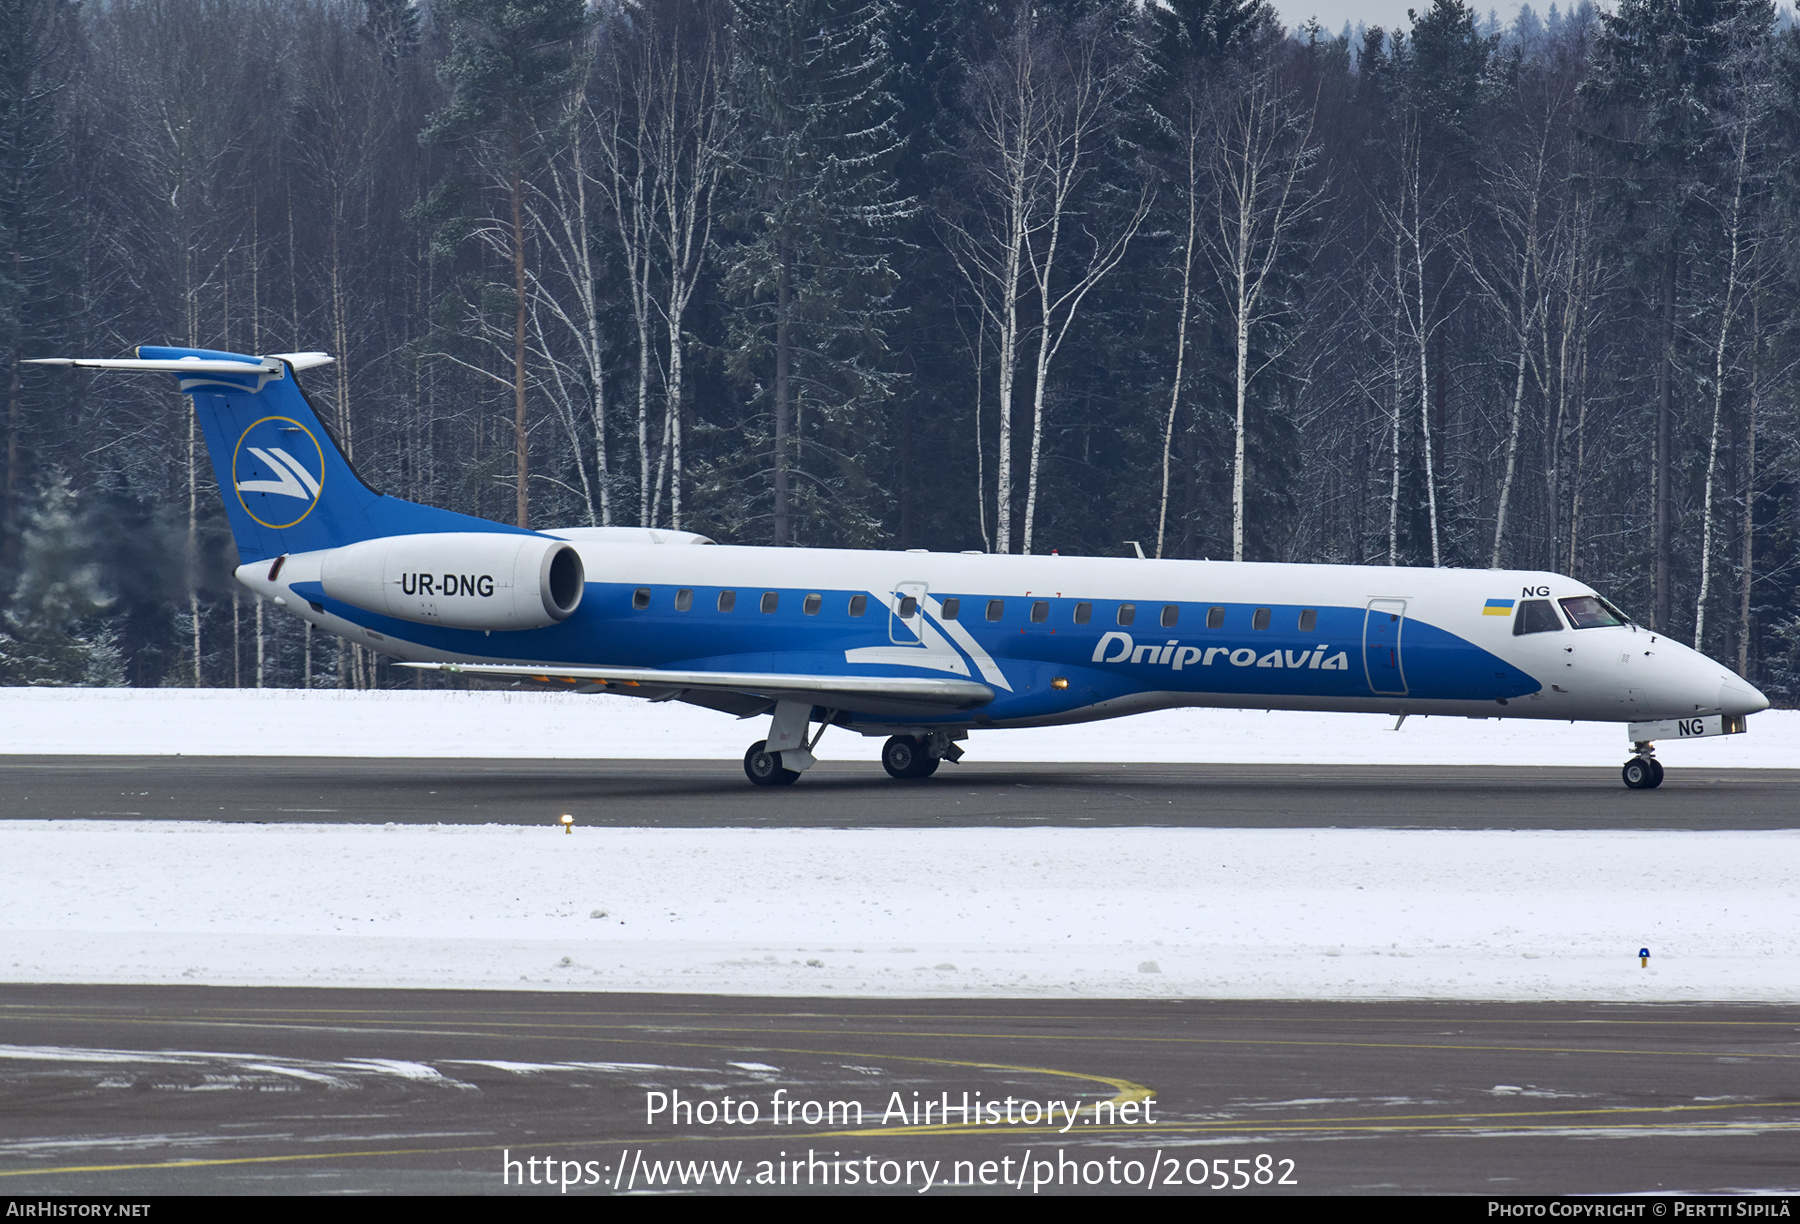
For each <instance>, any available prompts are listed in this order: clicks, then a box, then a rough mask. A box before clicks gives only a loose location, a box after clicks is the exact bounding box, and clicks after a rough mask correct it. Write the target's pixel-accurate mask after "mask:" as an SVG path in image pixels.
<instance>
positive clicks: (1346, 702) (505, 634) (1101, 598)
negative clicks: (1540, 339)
mask: <svg viewBox="0 0 1800 1224" xmlns="http://www.w3.org/2000/svg"><path fill="white" fill-rule="evenodd" d="M324 360H326V359H325V358H323V357H322V356H321V355H317V354H288V355H283V356H279V357H274V358H255V357H247V356H242V355H238V354H230V353H213V352H205V351H200V350H185V349H149V348H146V349H140V350H139V356H138V358H137V359H135V360H131V361H111V362H72V361H66V360H65V361H63V362H61V364H75V365H93V366H101V367H104V368H114V369H141V370H156V371H160V372H165V373H171V374H175V375H176V376H177V378H178V379H179V381H180V385H181V387H182V389H183V390H184V391H186V392H188V393H189V394H190V395H192V396H193V398H194V404H195V409H196V412H197V414H198V416H199V420H200V424H201V427H202V430H203V432H204V434H205V437H206V442H207V447H208V451H209V453H210V455H211V457H212V461H213V465H214V468H215V471H216V472H217V473H218V476H219V483H220V486H221V488H222V490H223V491H224V493H225V508H226V512H227V517H228V518H229V519H230V520H231V524H232V529H233V533H234V536H235V537H236V540H237V545H238V550H239V554H240V556H241V557H242V559H243V562H244V563H243V565H242V566H241V567H240V568H239V569H238V571H237V576H238V579H239V581H241V582H242V583H243V584H244V585H245V586H247V587H248V588H250V589H251V590H252V591H254V592H256V593H257V594H258V595H260V596H262V597H264V598H266V599H269V600H271V601H272V602H274V603H275V604H277V605H279V606H282V607H285V608H287V609H288V610H290V611H292V612H293V613H295V614H296V615H298V616H300V617H302V618H304V619H306V620H309V621H311V622H312V623H314V624H316V625H318V626H319V627H320V628H322V629H325V630H327V631H328V632H331V633H335V634H338V635H340V636H342V637H344V638H347V639H349V640H351V641H354V642H357V643H360V644H362V645H364V646H367V647H370V648H372V649H375V650H378V651H381V652H383V653H385V654H388V655H391V656H393V657H394V658H397V659H400V660H402V661H404V662H407V663H410V664H413V665H423V666H442V667H448V668H452V669H454V670H458V671H463V672H468V673H474V674H485V675H492V676H511V677H514V678H518V679H523V680H531V681H536V682H540V683H546V684H561V685H565V686H573V687H577V688H580V689H583V690H586V691H595V690H601V689H604V690H606V691H612V692H618V693H622V694H627V695H636V696H644V697H656V698H665V699H675V700H681V701H686V702H690V703H692V704H696V705H702V706H707V707H709V708H713V709H718V710H723V711H727V712H730V713H734V714H738V715H740V716H748V715H752V714H757V713H769V714H772V715H773V720H772V723H771V726H770V732H769V735H768V737H767V739H766V740H765V741H764V742H761V743H758V744H756V745H754V746H753V747H752V749H751V751H750V753H749V754H747V756H746V761H745V768H746V772H747V773H749V775H750V777H751V779H752V780H753V781H757V782H761V783H764V784H777V783H782V782H791V781H793V780H794V779H795V778H796V777H798V776H799V773H800V772H801V771H803V770H804V769H805V768H807V767H808V766H810V765H811V764H812V755H811V748H812V746H813V745H814V744H815V743H816V742H817V737H818V734H820V733H822V732H823V729H824V728H825V727H827V726H841V727H847V728H850V729H852V730H855V731H859V732H862V733H864V734H872V735H888V736H890V737H892V738H890V740H889V744H888V748H887V749H886V750H885V751H884V754H883V761H884V764H886V765H887V767H888V770H889V772H890V773H893V774H895V775H896V776H900V777H923V776H927V775H929V774H930V773H931V772H932V771H933V770H934V769H935V768H936V767H937V764H938V762H939V761H941V760H952V761H954V760H955V759H957V758H958V757H959V756H960V755H961V749H960V748H958V747H957V746H956V745H957V741H960V740H962V739H964V738H966V737H967V735H968V733H969V732H970V731H971V730H976V729H984V728H1005V727H1028V726H1047V725H1053V724H1058V723H1075V722H1083V721H1088V720H1093V719H1102V718H1111V717H1115V716H1118V715H1123V714H1132V713H1137V712H1140V711H1144V710H1153V709H1163V708H1168V707H1174V706H1214V707H1232V708H1246V709H1280V710H1320V711H1346V712H1379V713H1387V714H1396V715H1415V714H1421V715H1422V714H1445V715H1460V716H1468V717H1500V718H1550V719H1571V720H1599V721H1609V722H1620V723H1626V724H1629V725H1630V732H1629V734H1630V736H1631V738H1632V740H1633V742H1634V743H1635V744H1636V746H1637V747H1636V755H1635V756H1634V757H1633V759H1632V760H1631V761H1628V762H1627V763H1626V767H1625V771H1626V772H1625V777H1626V782H1627V784H1628V785H1632V786H1634V787H1638V786H1654V785H1656V784H1657V782H1659V781H1660V780H1661V776H1662V771H1661V766H1660V765H1659V764H1657V763H1656V762H1655V759H1654V756H1653V754H1652V751H1651V741H1653V740H1654V739H1656V738H1660V737H1669V736H1674V735H1683V736H1686V735H1709V734H1728V733H1732V732H1735V731H1741V730H1742V729H1743V720H1744V717H1745V716H1746V715H1748V714H1751V713H1754V712H1756V711H1758V710H1762V709H1765V708H1767V705H1768V702H1767V701H1766V700H1765V699H1764V697H1763V696H1762V694H1761V693H1759V692H1757V691H1756V689H1755V688H1754V687H1752V686H1751V685H1749V684H1748V683H1746V682H1745V681H1743V680H1741V679H1740V678H1738V677H1737V676H1736V675H1735V674H1733V673H1732V672H1730V671H1729V670H1728V669H1726V668H1724V667H1722V666H1721V665H1719V664H1718V663H1715V662H1713V661H1712V660H1710V659H1708V658H1706V657H1705V656H1703V655H1700V654H1698V653H1696V652H1695V651H1693V650H1690V649H1688V648H1687V647H1685V646H1683V645H1681V644H1680V643H1678V642H1675V641H1672V640H1670V639H1669V638H1668V637H1667V636H1665V635H1663V634H1660V633H1657V632H1653V631H1650V630H1646V629H1643V628H1641V627H1640V626H1637V625H1635V624H1633V623H1631V622H1630V621H1629V619H1627V618H1626V617H1625V616H1624V615H1623V614H1621V613H1619V612H1618V611H1617V609H1615V608H1613V607H1612V606H1611V605H1610V604H1608V603H1607V602H1606V601H1605V599H1604V598H1603V597H1602V596H1601V595H1600V594H1599V592H1596V591H1594V590H1593V589H1592V588H1591V587H1588V586H1587V585H1585V584H1583V583H1580V582H1577V581H1576V580H1574V579H1572V578H1568V577H1565V576H1563V575H1560V574H1552V573H1543V572H1536V571H1519V570H1451V569H1414V568H1395V567H1380V566H1346V565H1279V564H1255V563H1231V562H1217V561H1150V560H1144V559H1142V558H1137V559H1113V558H1095V557H1060V556H1055V555H1051V556H996V555H985V554H970V553H934V552H926V551H918V550H914V551H906V552H877V551H867V550H858V551H849V550H831V549H797V548H792V549H776V548H742V547H729V546H723V545H717V544H713V543H711V542H710V541H706V540H703V539H702V538H701V537H698V536H693V535H688V534H685V533H681V532H665V531H652V530H645V529H641V528H576V529H570V530H564V531H543V532H532V531H525V530H522V529H519V528H515V527H509V526H506V525H503V524H498V523H492V522H488V521H485V520H480V519H474V518H470V517H468V516H465V515H459V514H454V513H451V512H448V511H443V510H437V509H434V508H431V507H427V506H420V505H416V504H413V503H409V502H404V501H401V500H399V499H396V498H391V497H384V496H382V495H380V494H378V493H375V492H374V491H373V490H371V489H369V488H368V487H367V486H366V485H365V484H363V482H362V481H361V480H360V479H358V478H357V476H356V475H355V473H354V472H353V471H352V470H351V469H350V466H349V464H348V463H347V461H346V460H345V459H344V458H343V456H342V454H341V453H340V452H339V451H338V449H337V447H336V445H335V443H334V442H333V441H332V439H331V437H330V434H329V433H328V432H327V431H326V429H325V428H324V426H323V425H322V423H321V422H320V421H319V419H318V417H317V415H316V414H315V413H314V412H313V410H312V408H311V406H310V405H309V404H308V403H307V401H306V399H305V397H304V396H303V395H302V393H301V392H300V390H299V388H298V386H297V383H296V378H295V374H296V372H297V371H298V370H300V369H304V368H307V367H308V366H310V365H315V364H320V363H322V362H323V361H324ZM815 726H816V727H817V731H815V730H814V727H815ZM1634 771H1635V772H1634ZM1634 778H1635V779H1636V780H1634Z"/></svg>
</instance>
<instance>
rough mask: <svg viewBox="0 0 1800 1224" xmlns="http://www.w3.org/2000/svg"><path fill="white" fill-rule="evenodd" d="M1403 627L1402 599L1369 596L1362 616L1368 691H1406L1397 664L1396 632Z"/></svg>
mask: <svg viewBox="0 0 1800 1224" xmlns="http://www.w3.org/2000/svg"><path fill="white" fill-rule="evenodd" d="M1405 628H1406V601H1405V600H1404V599H1371V600H1370V601H1369V610H1368V612H1367V613H1366V614H1365V615H1364V617H1363V667H1364V669H1365V670H1366V671H1367V673H1368V677H1369V691H1370V692H1373V693H1378V694H1380V695H1382V696H1393V697H1399V696H1404V695H1405V693H1406V673H1405V672H1404V671H1403V670H1402V669H1401V666H1400V634H1401V631H1402V630H1403V629H1405Z"/></svg>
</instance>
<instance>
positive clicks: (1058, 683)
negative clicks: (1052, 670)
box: [1050, 676, 1069, 689]
mask: <svg viewBox="0 0 1800 1224" xmlns="http://www.w3.org/2000/svg"><path fill="white" fill-rule="evenodd" d="M1050 687H1051V688H1053V689H1066V688H1068V687H1069V678H1068V677H1067V676H1057V677H1055V678H1054V679H1052V680H1051V681H1050Z"/></svg>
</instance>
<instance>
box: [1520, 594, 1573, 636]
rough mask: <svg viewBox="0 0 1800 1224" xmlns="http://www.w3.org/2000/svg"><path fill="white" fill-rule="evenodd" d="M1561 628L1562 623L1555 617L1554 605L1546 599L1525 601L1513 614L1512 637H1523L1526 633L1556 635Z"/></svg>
mask: <svg viewBox="0 0 1800 1224" xmlns="http://www.w3.org/2000/svg"><path fill="white" fill-rule="evenodd" d="M1562 627H1563V626H1562V621H1560V620H1558V619H1557V616H1556V605H1555V604H1552V603H1551V602H1550V601H1549V600H1548V599H1527V600H1525V601H1524V602H1522V603H1521V604H1519V610H1518V611H1517V612H1515V613H1513V636H1514V637H1523V636H1524V635H1525V634H1527V633H1556V632H1558V631H1559V630H1561V629H1562Z"/></svg>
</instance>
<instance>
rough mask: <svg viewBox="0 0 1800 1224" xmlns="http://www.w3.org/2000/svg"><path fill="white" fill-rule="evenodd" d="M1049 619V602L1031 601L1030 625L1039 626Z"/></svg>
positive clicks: (1043, 600) (1044, 600)
mask: <svg viewBox="0 0 1800 1224" xmlns="http://www.w3.org/2000/svg"><path fill="white" fill-rule="evenodd" d="M1049 619H1050V601H1049V600H1047V599H1038V600H1033V601H1032V604H1031V623H1032V624H1034V625H1041V624H1043V623H1044V622H1045V621H1047V620H1049Z"/></svg>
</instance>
